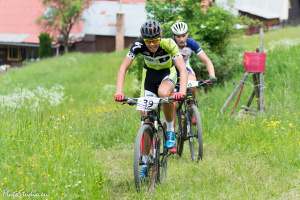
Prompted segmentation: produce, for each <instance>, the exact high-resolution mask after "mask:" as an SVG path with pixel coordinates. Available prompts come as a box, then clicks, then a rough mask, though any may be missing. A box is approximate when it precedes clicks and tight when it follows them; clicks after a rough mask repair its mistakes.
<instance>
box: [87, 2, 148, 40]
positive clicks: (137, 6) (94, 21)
mask: <svg viewBox="0 0 300 200" xmlns="http://www.w3.org/2000/svg"><path fill="white" fill-rule="evenodd" d="M133 2H136V3H134V4H133ZM137 2H138V3H137ZM118 12H120V13H124V27H125V30H124V34H125V36H128V37H138V36H139V33H140V26H141V25H142V24H143V22H144V21H145V20H146V17H147V15H146V10H145V3H144V1H141V0H135V1H133V0H131V1H130V0H127V1H125V0H123V1H121V3H119V1H95V2H94V3H93V4H92V6H91V7H90V8H89V9H87V10H86V11H85V12H84V14H83V19H84V29H83V32H84V33H85V34H91V35H110V36H113V35H115V34H116V26H115V25H116V14H117V13H118Z"/></svg>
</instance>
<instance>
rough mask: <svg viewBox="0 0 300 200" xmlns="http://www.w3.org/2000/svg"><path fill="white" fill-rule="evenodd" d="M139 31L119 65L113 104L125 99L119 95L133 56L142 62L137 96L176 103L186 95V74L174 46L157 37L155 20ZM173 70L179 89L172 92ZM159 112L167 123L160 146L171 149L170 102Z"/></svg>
mask: <svg viewBox="0 0 300 200" xmlns="http://www.w3.org/2000/svg"><path fill="white" fill-rule="evenodd" d="M140 31H141V37H140V38H139V39H138V40H137V41H135V42H134V43H133V44H132V46H131V48H130V50H129V52H128V54H127V56H126V57H125V58H124V60H123V62H122V64H121V66H120V69H119V72H118V77H117V84H116V92H115V96H114V97H115V101H122V100H123V99H124V97H125V95H124V92H123V85H124V79H125V74H126V72H127V69H128V68H129V66H130V65H131V64H132V62H133V60H134V58H135V57H136V55H137V54H142V55H143V56H144V61H145V66H144V68H143V81H142V91H141V96H158V97H170V96H172V95H173V97H174V98H175V99H176V100H180V99H183V98H184V96H185V94H186V85H187V71H186V66H185V63H184V60H183V57H182V55H181V54H180V52H179V49H178V46H177V45H176V43H175V42H174V40H173V39H171V38H161V27H160V24H159V23H158V22H157V21H155V20H147V21H146V22H145V23H144V24H143V25H142V26H141V29H140ZM176 68H177V70H178V71H179V77H180V89H179V91H178V92H175V93H173V92H174V88H175V85H176V82H177V73H176ZM163 112H164V115H165V119H166V123H167V131H166V134H167V135H166V138H167V140H166V143H165V144H164V145H165V147H167V148H169V149H172V148H173V147H174V146H175V142H176V138H175V137H176V136H175V132H174V119H173V118H174V117H173V112H174V107H173V105H172V103H170V104H165V105H163Z"/></svg>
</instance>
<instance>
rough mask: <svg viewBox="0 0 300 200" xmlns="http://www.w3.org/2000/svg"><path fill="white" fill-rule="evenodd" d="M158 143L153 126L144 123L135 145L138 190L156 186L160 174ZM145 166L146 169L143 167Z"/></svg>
mask: <svg viewBox="0 0 300 200" xmlns="http://www.w3.org/2000/svg"><path fill="white" fill-rule="evenodd" d="M158 145H160V144H159V141H158V140H157V137H153V128H152V127H151V126H150V125H148V124H144V125H142V126H141V128H140V129H139V131H138V134H137V137H136V140H135V146H134V163H133V174H134V182H135V186H136V190H137V191H138V192H140V191H151V190H154V188H155V185H156V183H157V176H158V174H159V157H158V156H157V147H158ZM145 166H146V170H144V169H143V168H144V167H145ZM142 171H143V172H142ZM141 175H143V176H141Z"/></svg>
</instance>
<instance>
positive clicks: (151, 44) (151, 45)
mask: <svg viewBox="0 0 300 200" xmlns="http://www.w3.org/2000/svg"><path fill="white" fill-rule="evenodd" d="M144 42H145V44H146V46H147V48H148V49H149V51H150V52H152V53H155V52H156V51H157V49H158V47H159V44H160V38H155V39H144Z"/></svg>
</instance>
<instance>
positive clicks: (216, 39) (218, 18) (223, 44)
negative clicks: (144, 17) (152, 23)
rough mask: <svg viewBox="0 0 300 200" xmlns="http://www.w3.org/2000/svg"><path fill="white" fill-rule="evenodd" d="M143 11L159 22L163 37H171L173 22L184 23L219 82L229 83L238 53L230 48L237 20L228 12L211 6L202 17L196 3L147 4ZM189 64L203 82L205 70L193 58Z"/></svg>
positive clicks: (150, 0) (185, 0)
mask: <svg viewBox="0 0 300 200" xmlns="http://www.w3.org/2000/svg"><path fill="white" fill-rule="evenodd" d="M146 10H147V13H148V17H149V18H154V19H156V20H158V21H159V22H161V24H162V27H163V35H164V37H172V33H171V29H170V27H171V25H172V24H173V23H174V22H176V21H184V22H186V23H187V24H188V26H189V34H190V36H191V37H193V38H194V39H195V40H196V41H198V42H199V43H200V44H201V46H202V48H203V49H204V51H205V52H206V53H207V54H208V56H209V57H210V58H211V60H212V62H213V63H214V66H215V70H216V74H217V76H218V78H219V80H221V81H223V80H226V79H229V78H230V77H232V75H233V73H234V71H236V70H237V69H238V67H240V64H239V61H240V60H239V59H240V58H239V57H238V56H239V55H240V51H241V49H240V48H238V47H236V46H232V45H229V39H230V36H231V35H232V34H233V33H234V32H235V29H234V23H235V22H236V20H237V19H236V18H235V17H234V16H233V15H232V14H231V13H229V12H228V11H225V10H223V9H222V8H219V7H216V6H213V7H211V8H209V9H208V11H207V12H206V13H202V12H201V9H200V1H199V0H165V1H158V0H148V1H147V4H146ZM232 61H234V62H233V63H230V62H232ZM191 64H192V66H193V68H194V69H195V71H196V72H197V76H198V77H199V78H200V77H201V78H206V74H207V71H206V67H205V66H204V65H203V64H201V63H200V62H199V60H198V59H197V58H195V57H192V59H191Z"/></svg>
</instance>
